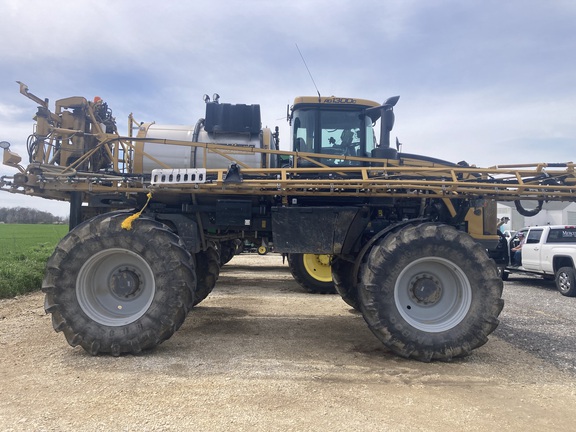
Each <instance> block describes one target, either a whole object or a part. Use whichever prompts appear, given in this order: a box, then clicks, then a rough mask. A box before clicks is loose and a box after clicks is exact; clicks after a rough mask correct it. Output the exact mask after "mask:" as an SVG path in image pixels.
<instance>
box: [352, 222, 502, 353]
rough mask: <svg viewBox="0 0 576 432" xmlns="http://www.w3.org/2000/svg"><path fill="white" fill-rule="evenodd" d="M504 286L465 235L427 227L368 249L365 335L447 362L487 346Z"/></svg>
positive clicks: (363, 281)
mask: <svg viewBox="0 0 576 432" xmlns="http://www.w3.org/2000/svg"><path fill="white" fill-rule="evenodd" d="M502 287H503V283H502V280H501V279H500V277H499V276H498V272H497V269H496V265H495V263H494V261H493V260H491V259H490V258H489V257H488V255H487V253H486V251H485V250H484V249H483V248H482V247H481V246H480V245H479V244H478V243H476V242H475V241H474V240H473V239H472V238H471V237H470V236H469V235H468V234H466V233H464V232H461V231H458V230H456V229H455V228H453V227H451V226H447V225H435V224H429V223H427V224H421V225H416V226H408V227H406V228H403V229H402V230H400V231H398V232H395V233H393V234H390V235H388V236H386V237H384V238H383V239H381V240H380V241H379V242H377V243H376V244H375V245H374V246H373V247H372V249H371V250H370V252H369V253H368V254H367V256H366V257H365V259H364V262H363V264H362V268H361V282H360V284H359V291H358V295H359V301H360V307H361V310H362V313H363V315H364V319H365V320H366V322H367V323H368V326H369V328H370V330H371V331H372V332H373V333H374V334H375V335H376V336H377V337H378V338H379V339H380V340H381V341H382V342H383V343H384V345H386V346H387V347H388V348H389V349H390V350H392V351H393V352H395V353H397V354H398V355H400V356H403V357H406V358H413V359H416V360H421V361H431V360H435V359H437V360H450V359H451V358H453V357H461V356H465V355H467V354H469V352H470V351H471V350H473V349H474V348H477V347H479V346H481V345H483V344H484V343H486V341H487V340H488V338H487V337H488V335H489V334H490V333H492V331H494V329H495V328H496V327H497V326H498V315H499V314H500V311H501V310H502V307H503V306H504V302H503V300H502V299H501V296H502Z"/></svg>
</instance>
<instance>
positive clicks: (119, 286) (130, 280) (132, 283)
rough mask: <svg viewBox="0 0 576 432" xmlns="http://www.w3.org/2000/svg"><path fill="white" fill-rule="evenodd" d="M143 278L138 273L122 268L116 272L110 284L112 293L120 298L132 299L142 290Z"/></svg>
mask: <svg viewBox="0 0 576 432" xmlns="http://www.w3.org/2000/svg"><path fill="white" fill-rule="evenodd" d="M141 285H142V283H141V278H140V275H139V274H138V273H136V272H135V271H133V270H131V269H129V268H121V269H118V270H117V271H115V272H114V273H113V274H112V275H111V277H110V282H109V287H110V291H112V293H114V295H116V296H117V297H119V298H124V299H127V298H132V297H134V296H136V294H138V292H139V291H140V289H141Z"/></svg>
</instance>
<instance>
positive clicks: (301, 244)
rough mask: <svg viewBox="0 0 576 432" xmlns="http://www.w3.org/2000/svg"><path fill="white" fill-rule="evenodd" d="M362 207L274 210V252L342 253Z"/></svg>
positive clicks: (279, 208)
mask: <svg viewBox="0 0 576 432" xmlns="http://www.w3.org/2000/svg"><path fill="white" fill-rule="evenodd" d="M359 211H360V208H358V207H276V208H272V233H273V238H274V251H275V252H280V253H314V254H339V253H341V252H342V247H343V245H344V241H345V240H346V236H347V234H348V231H349V229H350V227H351V225H352V222H353V221H354V220H355V218H356V215H357V214H358V212H359Z"/></svg>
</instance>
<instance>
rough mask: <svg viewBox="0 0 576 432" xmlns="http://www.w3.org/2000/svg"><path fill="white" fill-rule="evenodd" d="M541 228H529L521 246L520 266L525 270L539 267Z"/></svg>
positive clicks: (535, 269) (542, 230)
mask: <svg viewBox="0 0 576 432" xmlns="http://www.w3.org/2000/svg"><path fill="white" fill-rule="evenodd" d="M543 232H544V229H543V228H530V230H529V231H528V235H527V236H526V242H525V243H524V246H522V267H524V268H525V269H526V270H534V271H540V270H542V268H541V260H540V254H541V246H542V244H541V242H540V240H541V238H542V233H543Z"/></svg>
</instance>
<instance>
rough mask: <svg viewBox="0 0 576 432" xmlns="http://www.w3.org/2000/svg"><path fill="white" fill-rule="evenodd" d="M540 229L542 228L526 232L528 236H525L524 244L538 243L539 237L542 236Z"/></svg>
mask: <svg viewBox="0 0 576 432" xmlns="http://www.w3.org/2000/svg"><path fill="white" fill-rule="evenodd" d="M542 231H543V230H541V229H533V230H530V232H529V233H528V237H527V238H526V244H531V243H532V244H534V243H539V242H540V237H542Z"/></svg>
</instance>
